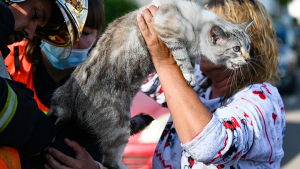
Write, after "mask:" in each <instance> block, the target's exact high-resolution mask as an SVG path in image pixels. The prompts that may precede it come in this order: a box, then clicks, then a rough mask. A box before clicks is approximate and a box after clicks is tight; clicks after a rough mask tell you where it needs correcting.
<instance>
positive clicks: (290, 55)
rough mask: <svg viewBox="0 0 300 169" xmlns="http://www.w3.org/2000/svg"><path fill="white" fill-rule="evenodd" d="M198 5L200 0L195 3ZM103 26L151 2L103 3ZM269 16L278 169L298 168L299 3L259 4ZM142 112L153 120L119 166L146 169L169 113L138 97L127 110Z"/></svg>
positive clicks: (121, 0) (269, 0)
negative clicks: (280, 126)
mask: <svg viewBox="0 0 300 169" xmlns="http://www.w3.org/2000/svg"><path fill="white" fill-rule="evenodd" d="M199 1H201V0H199ZM104 2H105V12H106V23H107V24H108V23H110V22H111V21H113V20H114V19H116V18H118V17H120V16H122V15H124V14H126V13H128V12H130V11H132V10H135V9H137V8H139V7H142V6H145V5H147V4H149V3H150V2H151V0H104ZM260 2H262V3H263V4H264V6H265V7H266V9H267V10H268V12H269V13H270V14H271V16H272V18H273V23H274V25H275V31H276V34H277V36H278V42H279V44H280V45H279V51H280V56H279V59H280V67H279V69H278V73H279V74H280V76H281V79H282V83H281V85H280V86H278V90H279V91H280V93H281V95H282V98H283V102H284V104H285V109H286V134H285V139H284V143H283V148H284V150H285V156H284V158H283V160H282V165H281V166H282V167H281V168H282V169H298V168H300V68H299V65H300V0H260ZM140 112H144V113H147V114H150V115H152V116H153V117H154V118H155V119H156V120H155V121H154V122H153V123H152V124H151V125H150V126H149V127H148V128H147V129H145V130H144V131H143V132H141V133H139V134H137V135H134V136H132V137H131V138H130V140H129V143H128V145H127V147H126V149H125V153H124V157H123V162H124V163H125V164H126V165H128V166H129V167H130V169H150V168H151V160H152V154H153V152H154V149H155V146H156V143H157V141H158V139H159V137H160V135H161V133H162V130H163V128H164V126H165V123H166V121H167V119H168V118H169V112H168V109H166V108H161V107H160V106H159V105H158V104H157V103H156V102H155V101H153V100H152V99H150V98H148V97H147V96H145V95H144V94H142V93H138V94H137V96H136V97H135V99H134V101H133V105H132V108H131V113H132V115H135V114H138V113H140Z"/></svg>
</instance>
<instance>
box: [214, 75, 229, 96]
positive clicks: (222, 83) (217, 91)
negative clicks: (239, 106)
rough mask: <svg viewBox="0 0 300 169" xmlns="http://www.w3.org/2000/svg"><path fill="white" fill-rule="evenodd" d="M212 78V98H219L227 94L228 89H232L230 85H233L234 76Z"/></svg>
mask: <svg viewBox="0 0 300 169" xmlns="http://www.w3.org/2000/svg"><path fill="white" fill-rule="evenodd" d="M211 80H212V84H211V94H210V99H214V98H218V97H221V96H223V95H225V92H226V91H227V90H230V87H231V86H232V83H231V81H232V78H229V77H224V76H223V77H222V76H220V77H217V78H215V79H211Z"/></svg>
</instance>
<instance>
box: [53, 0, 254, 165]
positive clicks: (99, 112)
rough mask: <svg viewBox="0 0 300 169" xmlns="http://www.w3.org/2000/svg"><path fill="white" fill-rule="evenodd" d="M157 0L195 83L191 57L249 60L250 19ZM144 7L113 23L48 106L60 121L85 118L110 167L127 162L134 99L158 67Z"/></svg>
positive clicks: (233, 63) (163, 24) (184, 1)
mask: <svg viewBox="0 0 300 169" xmlns="http://www.w3.org/2000/svg"><path fill="white" fill-rule="evenodd" d="M158 3H160V4H162V6H161V7H160V9H159V10H158V11H157V13H156V15H155V16H154V23H153V24H154V27H155V29H156V31H157V33H158V35H159V37H160V38H161V39H162V40H163V41H164V42H165V43H166V45H167V46H168V48H169V49H170V50H171V52H172V54H173V56H174V58H175V60H176V61H177V63H178V65H179V66H180V67H181V70H182V72H183V75H184V77H185V78H186V80H187V82H188V83H189V84H190V85H191V86H192V85H194V84H195V83H196V81H195V78H194V75H193V67H192V65H191V61H190V59H195V58H199V57H200V56H206V57H207V58H208V59H210V60H211V61H212V62H213V63H215V64H224V65H226V66H227V67H228V68H229V69H237V68H239V66H240V65H242V64H246V63H247V59H249V57H250V56H249V53H248V52H249V46H250V39H249V36H248V35H247V34H246V32H247V31H248V29H249V26H250V25H251V23H250V22H249V23H244V24H240V25H234V24H232V23H230V22H227V21H225V20H224V19H221V18H220V17H218V16H217V15H216V14H214V13H212V12H210V11H208V10H205V9H203V8H202V7H200V6H199V4H197V3H196V2H195V1H192V0H154V1H153V4H158ZM141 11H142V9H139V10H137V11H134V12H131V13H129V14H127V15H125V16H123V17H121V18H119V19H116V20H115V21H114V22H112V23H111V24H109V26H108V28H107V29H106V31H105V32H104V33H103V35H102V36H101V38H100V39H99V40H98V42H97V44H96V47H95V48H94V49H93V50H92V51H91V53H90V54H89V56H88V58H87V59H86V60H85V61H84V62H83V63H82V64H80V65H79V66H78V67H77V68H76V70H75V71H74V72H73V74H72V75H71V77H70V79H69V80H68V81H67V82H66V83H65V84H64V85H63V86H62V87H60V88H59V89H57V91H56V92H55V94H54V96H53V99H52V106H51V108H50V111H49V115H50V116H56V117H58V121H60V120H63V119H71V120H74V121H80V125H81V126H85V129H86V131H87V132H89V133H90V134H91V135H93V136H96V137H97V139H98V140H99V143H100V145H101V147H102V151H103V164H104V166H106V167H108V168H109V169H115V168H126V166H125V165H124V164H123V163H122V162H121V159H122V155H123V151H124V148H125V146H126V144H127V141H128V138H129V136H130V106H131V103H132V99H133V97H134V96H135V95H136V93H137V92H138V91H139V90H140V87H141V84H142V83H143V82H144V81H145V80H146V78H147V76H148V75H149V74H150V73H152V72H154V71H155V69H154V66H153V63H152V61H151V57H150V56H149V53H148V50H147V46H146V44H145V41H144V39H143V37H142V35H141V33H140V30H139V28H138V26H137V21H136V17H137V13H138V12H139V13H141ZM245 30H246V31H245ZM234 46H240V51H241V52H242V53H241V52H233V47H234ZM235 49H236V48H235Z"/></svg>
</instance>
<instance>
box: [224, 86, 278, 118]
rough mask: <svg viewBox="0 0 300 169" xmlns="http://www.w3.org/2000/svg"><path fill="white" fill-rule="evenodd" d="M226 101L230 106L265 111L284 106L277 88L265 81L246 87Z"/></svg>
mask: <svg viewBox="0 0 300 169" xmlns="http://www.w3.org/2000/svg"><path fill="white" fill-rule="evenodd" d="M228 102H229V104H228V105H230V106H234V107H238V108H243V109H248V110H249V109H252V108H253V109H255V110H257V111H262V112H265V113H267V112H269V111H274V110H276V111H279V110H281V109H283V108H284V105H283V101H282V98H281V96H280V94H279V92H278V90H277V88H276V87H274V86H272V85H271V84H270V83H267V82H264V83H258V84H253V85H250V86H248V87H246V88H245V89H243V90H242V91H240V92H238V93H236V94H235V95H234V96H233V97H231V98H230V99H229V101H228ZM251 107H252V108H251Z"/></svg>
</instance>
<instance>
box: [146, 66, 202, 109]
mask: <svg viewBox="0 0 300 169" xmlns="http://www.w3.org/2000/svg"><path fill="white" fill-rule="evenodd" d="M194 74H195V75H196V79H197V85H196V86H195V88H194V90H195V91H198V89H199V86H200V84H201V83H202V82H203V81H204V80H205V79H206V77H205V75H203V73H202V72H201V71H200V67H199V65H198V64H195V67H194ZM141 91H142V92H143V93H145V94H146V95H148V96H149V97H151V98H152V99H154V100H155V101H156V102H157V103H159V104H160V105H161V106H162V107H167V103H166V98H165V94H164V92H163V90H162V87H161V84H160V82H159V79H158V75H157V73H156V72H153V73H152V74H150V75H149V76H148V77H147V80H146V81H145V82H144V83H143V84H142V86H141Z"/></svg>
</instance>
